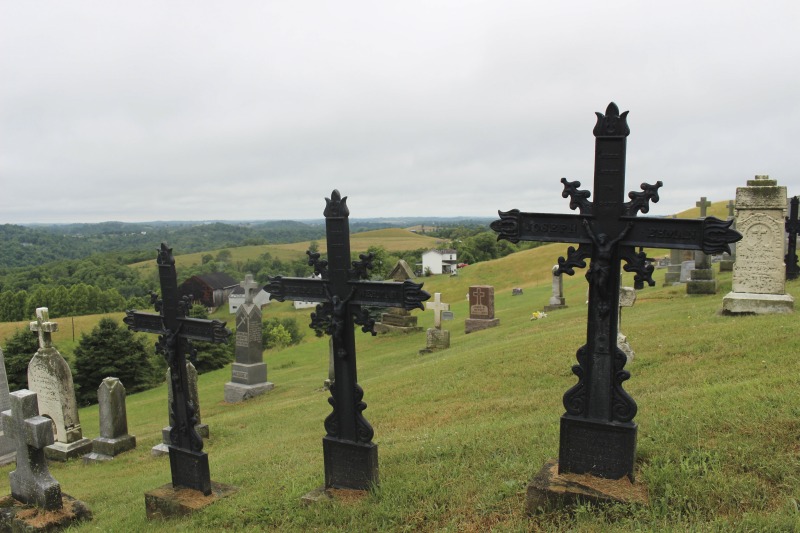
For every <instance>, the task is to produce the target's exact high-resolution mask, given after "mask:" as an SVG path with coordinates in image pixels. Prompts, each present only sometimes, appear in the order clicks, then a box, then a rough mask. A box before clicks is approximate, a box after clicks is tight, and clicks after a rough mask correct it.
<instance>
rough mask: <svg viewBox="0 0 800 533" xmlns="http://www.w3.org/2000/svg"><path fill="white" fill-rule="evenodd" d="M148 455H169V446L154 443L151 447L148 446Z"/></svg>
mask: <svg viewBox="0 0 800 533" xmlns="http://www.w3.org/2000/svg"><path fill="white" fill-rule="evenodd" d="M150 455H152V456H153V457H161V456H162V455H169V446H167V445H166V444H164V443H163V442H162V443H161V444H156V445H155V446H153V447H152V448H150Z"/></svg>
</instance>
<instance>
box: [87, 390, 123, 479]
mask: <svg viewBox="0 0 800 533" xmlns="http://www.w3.org/2000/svg"><path fill="white" fill-rule="evenodd" d="M97 403H98V407H99V411H100V436H99V437H97V438H96V439H94V440H92V453H88V454H86V455H84V456H83V462H84V463H96V462H103V461H110V460H111V459H113V458H114V457H116V456H117V455H119V454H121V453H123V452H127V451H128V450H132V449H134V448H136V437H134V436H133V435H128V411H127V409H126V407H125V387H124V386H123V385H122V382H121V381H120V380H119V378H111V377H109V378H105V379H103V382H102V383H100V386H99V387H97Z"/></svg>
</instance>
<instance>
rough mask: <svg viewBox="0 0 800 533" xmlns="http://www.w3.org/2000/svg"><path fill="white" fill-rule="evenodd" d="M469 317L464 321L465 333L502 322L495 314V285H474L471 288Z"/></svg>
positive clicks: (491, 326)
mask: <svg viewBox="0 0 800 533" xmlns="http://www.w3.org/2000/svg"><path fill="white" fill-rule="evenodd" d="M468 296H469V318H468V319H466V320H465V321H464V333H472V332H473V331H480V330H482V329H487V328H493V327H495V326H497V325H498V324H500V319H499V318H495V316H494V287H492V286H491V285H473V286H472V287H470V288H469V293H468Z"/></svg>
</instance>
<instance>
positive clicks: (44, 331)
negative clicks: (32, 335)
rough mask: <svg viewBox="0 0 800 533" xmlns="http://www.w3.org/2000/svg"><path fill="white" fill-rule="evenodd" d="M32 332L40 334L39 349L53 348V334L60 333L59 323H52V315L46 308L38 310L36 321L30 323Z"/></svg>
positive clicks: (38, 308)
mask: <svg viewBox="0 0 800 533" xmlns="http://www.w3.org/2000/svg"><path fill="white" fill-rule="evenodd" d="M30 327H31V331H35V332H37V333H38V334H39V348H51V347H52V346H53V333H55V332H56V331H58V323H56V322H50V314H49V312H48V310H47V308H46V307H37V308H36V321H35V322H31V323H30Z"/></svg>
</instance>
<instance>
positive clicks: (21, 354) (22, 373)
mask: <svg viewBox="0 0 800 533" xmlns="http://www.w3.org/2000/svg"><path fill="white" fill-rule="evenodd" d="M38 349H39V337H38V335H36V333H34V332H32V331H31V330H28V329H17V330H16V331H14V334H13V335H11V337H9V338H8V340H6V346H5V348H4V349H3V355H4V356H5V362H6V375H7V376H8V389H9V390H12V391H15V390H20V389H26V388H28V363H29V362H30V360H31V358H32V357H33V354H35V353H36V350H38Z"/></svg>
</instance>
